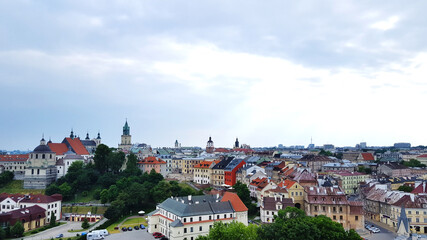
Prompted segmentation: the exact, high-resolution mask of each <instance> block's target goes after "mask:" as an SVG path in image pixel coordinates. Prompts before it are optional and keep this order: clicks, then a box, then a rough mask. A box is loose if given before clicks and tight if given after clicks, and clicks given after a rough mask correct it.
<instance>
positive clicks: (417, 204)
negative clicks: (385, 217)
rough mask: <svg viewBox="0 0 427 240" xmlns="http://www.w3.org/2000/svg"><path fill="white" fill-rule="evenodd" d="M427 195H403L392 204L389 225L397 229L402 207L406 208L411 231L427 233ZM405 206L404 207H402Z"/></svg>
mask: <svg viewBox="0 0 427 240" xmlns="http://www.w3.org/2000/svg"><path fill="white" fill-rule="evenodd" d="M426 204H427V196H420V195H418V196H413V197H412V196H409V195H405V196H403V197H402V198H401V199H400V200H399V201H397V202H395V203H394V204H392V205H391V219H390V220H391V221H390V222H389V225H390V226H391V227H393V228H395V229H397V225H398V221H399V217H400V216H401V211H402V209H404V210H405V213H406V217H407V219H408V223H409V232H410V233H417V234H426V233H427V208H425V205H426ZM402 206H404V208H402Z"/></svg>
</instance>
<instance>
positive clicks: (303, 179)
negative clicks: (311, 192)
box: [292, 169, 317, 187]
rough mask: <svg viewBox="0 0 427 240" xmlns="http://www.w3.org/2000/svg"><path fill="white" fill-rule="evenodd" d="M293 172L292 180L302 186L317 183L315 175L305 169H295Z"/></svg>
mask: <svg viewBox="0 0 427 240" xmlns="http://www.w3.org/2000/svg"><path fill="white" fill-rule="evenodd" d="M293 174H294V177H293V178H292V180H294V181H296V182H298V183H299V184H301V186H303V187H307V186H316V185H317V179H316V175H315V174H314V173H311V172H310V171H309V170H307V169H297V171H296V172H295V173H293Z"/></svg>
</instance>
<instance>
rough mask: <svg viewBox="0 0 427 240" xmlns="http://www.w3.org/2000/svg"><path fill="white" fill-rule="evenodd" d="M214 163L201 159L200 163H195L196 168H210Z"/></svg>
mask: <svg viewBox="0 0 427 240" xmlns="http://www.w3.org/2000/svg"><path fill="white" fill-rule="evenodd" d="M212 163H213V161H201V162H200V163H198V164H196V165H194V168H209V167H210V166H211V165H212Z"/></svg>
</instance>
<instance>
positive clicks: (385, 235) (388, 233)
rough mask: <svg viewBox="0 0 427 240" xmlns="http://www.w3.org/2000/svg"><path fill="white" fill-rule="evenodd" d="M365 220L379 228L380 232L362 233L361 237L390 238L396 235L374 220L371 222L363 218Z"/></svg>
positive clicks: (380, 239)
mask: <svg viewBox="0 0 427 240" xmlns="http://www.w3.org/2000/svg"><path fill="white" fill-rule="evenodd" d="M365 222H366V223H367V224H369V225H374V226H375V227H377V228H379V229H380V230H381V232H379V233H372V234H369V233H367V234H364V235H362V237H364V238H366V239H369V240H390V239H394V238H395V237H396V236H397V235H396V234H395V233H394V232H391V231H389V230H387V229H385V228H383V227H381V226H380V225H378V224H376V222H371V221H368V220H365Z"/></svg>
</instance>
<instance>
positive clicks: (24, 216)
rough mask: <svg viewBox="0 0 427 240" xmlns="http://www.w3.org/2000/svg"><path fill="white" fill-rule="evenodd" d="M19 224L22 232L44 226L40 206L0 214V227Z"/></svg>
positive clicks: (43, 213)
mask: <svg viewBox="0 0 427 240" xmlns="http://www.w3.org/2000/svg"><path fill="white" fill-rule="evenodd" d="M18 221H19V222H21V223H22V226H23V227H24V231H29V230H32V229H36V228H39V227H42V226H44V225H46V223H47V222H46V215H45V209H43V208H42V207H40V206H37V205H35V206H31V207H26V208H21V209H15V210H12V211H9V212H6V213H0V227H6V226H13V225H15V223H16V222H18Z"/></svg>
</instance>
